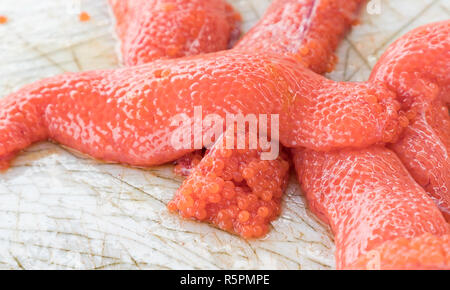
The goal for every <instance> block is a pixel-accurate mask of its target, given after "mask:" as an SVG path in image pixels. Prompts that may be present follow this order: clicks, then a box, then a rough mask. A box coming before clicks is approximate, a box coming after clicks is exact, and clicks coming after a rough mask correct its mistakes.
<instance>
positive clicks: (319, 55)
mask: <svg viewBox="0 0 450 290" xmlns="http://www.w3.org/2000/svg"><path fill="white" fill-rule="evenodd" d="M363 2H364V0H334V1H329V0H275V1H274V2H273V3H272V4H271V6H270V7H269V9H268V10H267V12H266V14H265V15H264V16H263V18H262V19H261V20H260V22H259V23H258V24H257V25H256V26H255V27H254V28H252V29H251V30H250V31H249V32H248V33H247V34H246V35H245V36H244V37H243V39H242V40H241V41H240V42H239V43H238V44H237V46H236V48H237V49H242V50H262V51H267V52H273V53H277V54H291V55H294V56H295V57H296V58H298V59H300V60H301V62H302V63H304V64H305V66H307V67H309V68H310V69H311V70H313V71H315V72H316V73H319V74H322V73H325V72H330V71H332V70H333V68H334V65H335V64H336V62H337V58H336V56H335V54H334V51H335V50H336V48H337V46H338V45H339V43H340V41H341V39H342V37H344V35H345V34H346V33H347V31H348V30H349V29H350V27H351V25H352V24H353V23H355V21H356V19H357V14H358V11H359V8H360V6H361V4H362V3H363Z"/></svg>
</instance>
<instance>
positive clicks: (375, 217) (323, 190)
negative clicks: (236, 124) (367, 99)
mask: <svg viewBox="0 0 450 290" xmlns="http://www.w3.org/2000/svg"><path fill="white" fill-rule="evenodd" d="M294 163H295V166H296V169H297V174H298V178H299V181H300V182H301V184H302V187H303V188H304V190H305V192H306V197H307V199H308V204H309V207H310V209H311V210H312V211H313V212H314V213H315V214H317V215H318V216H319V217H320V218H321V219H322V220H323V221H325V222H327V223H328V224H329V225H330V226H331V229H332V231H333V233H334V236H335V243H336V265H337V268H339V269H343V268H346V267H349V266H351V265H352V264H353V263H355V262H356V260H357V259H358V258H359V257H360V256H363V255H366V254H368V252H369V251H371V250H374V249H376V248H377V247H379V246H381V245H383V244H384V243H385V245H387V246H386V247H389V245H393V244H394V243H395V242H392V241H393V240H395V239H397V238H404V239H414V238H417V237H420V236H422V235H423V234H426V233H428V234H431V235H435V236H436V237H435V239H437V240H440V239H441V238H439V236H441V235H445V234H450V228H449V225H448V224H447V222H446V221H445V219H444V218H443V216H442V214H441V213H440V211H439V209H438V208H437V207H436V205H435V204H434V202H433V200H432V199H431V198H430V197H429V196H428V194H427V193H426V192H425V191H424V190H423V189H422V188H421V187H420V186H419V185H418V184H417V183H416V182H415V181H414V180H413V178H412V177H411V176H410V174H409V173H408V171H407V170H406V169H405V168H404V166H403V165H402V163H401V161H400V160H399V159H398V157H397V156H396V154H395V153H393V152H392V151H390V150H389V149H386V148H383V147H376V146H374V147H371V148H368V149H360V150H342V151H336V152H331V153H321V152H314V151H311V150H307V149H306V150H295V152H294ZM447 240H448V239H447ZM389 241H391V243H390V242H389ZM444 241H445V240H444ZM444 246H446V245H442V247H444ZM446 247H448V246H446ZM411 253H413V252H412V249H411ZM413 258H414V257H411V259H413ZM415 258H417V259H419V260H420V259H421V258H420V257H419V256H416V257H415ZM433 265H434V266H440V265H441V264H440V262H439V263H438V264H433ZM391 266H392V267H395V266H396V265H395V264H391ZM421 266H422V265H418V268H420V267H421ZM426 266H430V264H426ZM447 266H449V264H447Z"/></svg>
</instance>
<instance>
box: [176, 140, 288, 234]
mask: <svg viewBox="0 0 450 290" xmlns="http://www.w3.org/2000/svg"><path fill="white" fill-rule="evenodd" d="M260 155H261V151H259V150H247V149H245V150H229V149H225V148H213V149H212V150H211V151H210V152H209V153H208V154H207V155H206V156H205V157H204V158H203V159H202V160H201V162H200V163H199V164H198V165H197V166H196V167H195V168H194V169H193V170H192V173H191V174H190V176H189V177H188V178H187V179H186V180H185V181H184V182H183V184H182V186H181V187H180V189H179V190H178V191H177V193H176V195H175V198H174V199H173V200H172V201H171V202H170V203H169V204H168V208H169V210H170V211H178V212H179V213H180V215H181V216H183V217H185V218H192V219H196V220H199V221H205V222H210V223H212V224H214V225H216V226H217V227H219V228H221V229H223V230H225V231H229V232H232V233H236V234H239V235H241V236H242V237H244V238H247V239H248V238H258V237H261V236H264V235H265V234H266V233H267V232H268V230H269V223H270V222H271V221H272V220H274V219H275V218H276V217H277V216H278V215H279V213H280V202H281V197H282V194H283V191H284V189H285V188H286V185H287V179H288V173H289V162H288V161H287V160H288V158H287V156H286V154H285V153H282V154H280V157H278V158H277V159H276V160H272V161H267V160H261V158H260Z"/></svg>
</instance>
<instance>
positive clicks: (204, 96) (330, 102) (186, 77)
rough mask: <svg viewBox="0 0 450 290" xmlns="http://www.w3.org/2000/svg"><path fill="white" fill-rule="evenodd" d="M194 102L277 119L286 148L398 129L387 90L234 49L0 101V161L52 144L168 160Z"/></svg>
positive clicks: (66, 79)
mask: <svg viewBox="0 0 450 290" xmlns="http://www.w3.org/2000/svg"><path fill="white" fill-rule="evenodd" d="M236 75H238V76H239V77H236ZM197 106H201V107H202V112H203V115H204V116H206V115H208V114H212V113H214V114H217V115H218V116H221V117H222V118H225V117H226V114H230V113H233V114H238V113H241V114H243V115H244V116H245V115H248V114H255V115H259V114H279V118H280V141H281V144H282V145H284V146H286V147H300V146H303V147H308V148H312V149H315V150H331V149H333V148H345V147H352V148H355V147H365V146H368V145H370V144H373V143H379V142H383V141H386V140H391V139H393V138H394V137H395V136H396V135H397V134H398V130H399V126H398V118H397V117H398V115H397V110H398V103H397V102H396V101H395V100H394V97H393V96H392V95H391V94H390V93H389V91H387V90H386V89H384V88H383V87H380V86H373V85H371V84H370V83H336V82H333V81H330V80H327V79H325V78H324V77H322V76H320V75H317V74H315V73H313V72H311V71H310V70H308V69H306V68H304V67H303V66H302V65H300V64H298V62H297V61H296V60H295V59H292V58H289V57H286V56H283V57H280V56H276V55H268V54H264V53H254V52H252V53H244V52H242V51H234V50H231V51H224V52H218V53H212V54H206V55H201V56H194V57H188V58H182V59H176V60H159V61H154V62H152V63H149V64H147V65H142V66H138V67H130V68H122V69H116V70H103V71H90V72H82V73H70V74H64V75H61V76H56V77H53V78H49V79H46V80H42V81H40V82H37V83H34V84H32V85H29V86H26V87H24V88H22V89H21V90H19V91H18V92H15V93H13V94H11V95H9V96H7V97H6V98H4V99H1V100H0V160H2V163H3V166H5V165H6V162H7V161H8V160H9V159H11V158H12V157H13V156H14V154H16V153H17V152H18V151H20V150H22V149H24V148H26V147H27V146H29V145H30V144H31V143H33V142H37V141H42V140H47V139H51V140H54V141H57V142H59V143H61V144H64V145H66V146H68V147H70V148H73V149H76V150H78V151H80V152H83V153H86V154H89V155H91V156H92V157H94V158H98V159H101V160H108V161H116V162H121V163H125V164H131V165H136V166H151V165H157V164H162V163H166V162H170V161H174V160H176V159H178V158H180V157H181V156H183V155H185V154H187V153H190V152H192V151H194V150H191V149H179V148H176V147H174V146H173V142H172V141H173V140H172V138H173V136H174V134H175V133H177V132H179V131H180V130H183V129H185V130H190V128H191V122H190V121H189V122H186V123H188V124H186V123H184V124H179V126H176V124H175V126H174V124H173V122H174V119H173V116H177V115H179V114H184V115H183V116H184V117H188V118H191V120H193V119H192V118H193V117H194V108H195V107H197ZM325 116H326V118H325ZM204 130H205V129H204ZM187 132H189V133H190V135H191V137H192V139H194V138H193V137H194V136H193V134H192V133H193V132H192V131H187ZM204 133H205V132H204ZM192 148H194V146H192Z"/></svg>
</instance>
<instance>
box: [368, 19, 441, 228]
mask: <svg viewBox="0 0 450 290" xmlns="http://www.w3.org/2000/svg"><path fill="white" fill-rule="evenodd" d="M371 81H373V82H381V83H384V84H386V85H387V86H388V87H389V88H390V89H391V90H393V91H395V92H396V94H397V96H398V99H399V101H401V103H402V106H403V108H404V111H407V112H408V113H407V116H409V119H410V125H409V126H408V128H407V129H406V130H405V132H404V134H402V136H401V138H400V140H399V141H398V142H397V143H395V144H394V145H392V146H391V148H392V149H393V150H394V151H395V152H396V153H397V155H398V156H399V157H400V159H401V160H402V162H403V164H405V166H406V168H407V169H408V170H409V171H410V173H411V174H412V176H413V177H414V178H415V180H416V181H417V182H418V183H419V184H420V185H422V186H423V187H424V188H425V190H426V191H427V192H428V193H429V194H430V195H431V196H432V197H433V199H434V200H435V201H436V203H437V204H438V206H439V208H440V209H441V211H442V212H443V214H444V216H445V217H446V219H447V221H450V116H449V113H448V108H447V106H448V105H449V104H450V21H448V20H447V21H442V22H438V23H432V24H428V25H425V26H422V27H419V28H417V29H415V30H413V31H411V32H409V33H407V34H406V35H405V36H403V37H402V38H400V39H399V40H397V41H396V42H395V43H394V44H392V45H391V46H390V47H389V48H388V50H387V52H386V53H385V54H384V55H383V56H382V57H381V59H380V61H379V62H378V64H377V65H376V67H375V68H374V70H373V72H372V76H371Z"/></svg>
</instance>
